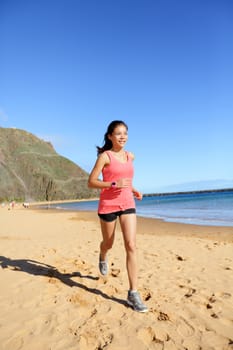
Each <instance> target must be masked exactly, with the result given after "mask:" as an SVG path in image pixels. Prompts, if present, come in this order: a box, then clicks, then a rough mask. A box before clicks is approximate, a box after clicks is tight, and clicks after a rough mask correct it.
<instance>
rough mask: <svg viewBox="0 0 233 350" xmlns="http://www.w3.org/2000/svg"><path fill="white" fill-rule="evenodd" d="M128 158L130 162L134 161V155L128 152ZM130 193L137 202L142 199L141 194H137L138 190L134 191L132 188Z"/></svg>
mask: <svg viewBox="0 0 233 350" xmlns="http://www.w3.org/2000/svg"><path fill="white" fill-rule="evenodd" d="M129 156H130V158H131V159H132V160H134V154H133V153H131V152H129ZM132 192H133V195H134V197H135V198H136V199H138V200H140V201H141V200H142V197H143V194H142V193H141V192H139V191H138V190H136V188H134V187H132Z"/></svg>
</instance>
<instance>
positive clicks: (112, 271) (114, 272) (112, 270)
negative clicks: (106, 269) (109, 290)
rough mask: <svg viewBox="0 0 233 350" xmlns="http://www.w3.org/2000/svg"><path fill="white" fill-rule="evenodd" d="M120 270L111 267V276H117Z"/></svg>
mask: <svg viewBox="0 0 233 350" xmlns="http://www.w3.org/2000/svg"><path fill="white" fill-rule="evenodd" d="M120 272H121V270H120V269H111V275H112V276H113V277H117V276H118V275H119V274H120Z"/></svg>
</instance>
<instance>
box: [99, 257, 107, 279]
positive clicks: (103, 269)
mask: <svg viewBox="0 0 233 350" xmlns="http://www.w3.org/2000/svg"><path fill="white" fill-rule="evenodd" d="M99 270H100V273H101V275H103V276H105V275H107V273H108V262H107V260H105V261H101V256H99Z"/></svg>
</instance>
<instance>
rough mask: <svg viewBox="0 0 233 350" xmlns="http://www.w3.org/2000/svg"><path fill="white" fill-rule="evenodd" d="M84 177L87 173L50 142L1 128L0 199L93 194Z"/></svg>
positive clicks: (76, 197) (25, 199) (83, 196)
mask: <svg viewBox="0 0 233 350" xmlns="http://www.w3.org/2000/svg"><path fill="white" fill-rule="evenodd" d="M87 179H88V173H87V172H85V171H84V170H83V169H81V168H80V167H79V166H78V165H76V164H75V163H73V162H72V161H70V160H69V159H67V158H65V157H62V156H60V155H59V154H57V153H56V151H55V150H54V148H53V146H52V145H51V143H48V142H45V141H43V140H41V139H39V138H37V137H36V136H34V135H33V134H31V133H29V132H27V131H24V130H19V129H11V128H10V129H9V128H0V201H2V200H13V199H14V200H21V201H28V200H30V201H31V200H35V201H44V200H48V201H51V200H65V199H80V198H92V197H96V196H97V194H98V192H97V191H96V190H90V189H88V188H87Z"/></svg>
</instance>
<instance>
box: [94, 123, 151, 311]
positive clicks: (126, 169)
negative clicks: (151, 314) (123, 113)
mask: <svg viewBox="0 0 233 350" xmlns="http://www.w3.org/2000/svg"><path fill="white" fill-rule="evenodd" d="M127 140H128V127H127V125H126V124H125V123H124V122H123V121H121V120H114V121H112V122H111V123H110V124H109V126H108V128H107V131H106V133H105V135H104V145H103V147H97V154H98V158H97V161H96V163H95V165H94V167H93V169H92V171H91V173H90V176H89V179H88V187H90V188H97V189H101V192H100V199H99V206H98V216H99V218H100V225H101V231H102V236H103V240H102V242H101V244H100V254H99V270H100V273H101V274H102V275H107V273H108V259H107V252H108V250H109V249H111V248H112V246H113V242H114V237H115V229H116V221H117V218H119V222H120V226H121V230H122V233H123V238H124V245H125V250H126V267H127V272H128V279H129V291H128V297H127V303H128V305H130V306H131V307H132V308H133V309H134V310H135V311H138V312H147V311H148V308H147V306H146V305H144V304H143V302H142V300H141V298H140V294H139V292H138V291H137V256H136V255H137V252H136V209H135V200H134V197H135V198H137V199H139V200H141V199H142V194H141V193H140V192H138V191H137V190H136V189H135V188H134V187H133V184H132V180H133V174H134V169H133V159H134V155H133V154H132V153H131V152H127V151H125V150H124V146H125V144H126V142H127ZM101 173H102V180H99V176H100V174H101Z"/></svg>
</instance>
